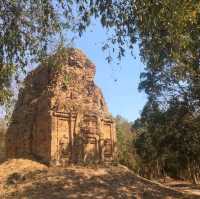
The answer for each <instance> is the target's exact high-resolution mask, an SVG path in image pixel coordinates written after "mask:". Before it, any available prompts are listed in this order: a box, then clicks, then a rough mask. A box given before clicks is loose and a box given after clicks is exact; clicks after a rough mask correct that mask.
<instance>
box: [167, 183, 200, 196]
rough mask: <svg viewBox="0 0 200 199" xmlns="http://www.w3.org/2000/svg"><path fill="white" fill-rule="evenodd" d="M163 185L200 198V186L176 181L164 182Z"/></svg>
mask: <svg viewBox="0 0 200 199" xmlns="http://www.w3.org/2000/svg"><path fill="white" fill-rule="evenodd" d="M165 185H166V186H169V187H171V188H173V189H176V190H178V191H181V192H184V193H189V194H195V195H197V196H199V198H200V185H194V184H192V183H190V182H187V181H178V180H170V181H169V182H166V183H165Z"/></svg>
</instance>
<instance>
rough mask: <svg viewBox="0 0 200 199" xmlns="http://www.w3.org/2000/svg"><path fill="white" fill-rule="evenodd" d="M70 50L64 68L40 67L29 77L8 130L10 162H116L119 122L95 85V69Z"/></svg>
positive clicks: (74, 51)
mask: <svg viewBox="0 0 200 199" xmlns="http://www.w3.org/2000/svg"><path fill="white" fill-rule="evenodd" d="M66 50H67V53H66V60H67V61H66V62H65V63H64V64H63V66H62V67H58V68H55V67H53V68H52V67H50V66H48V65H40V66H39V67H37V68H36V69H35V70H33V71H32V72H31V73H30V74H29V75H28V76H27V78H26V79H25V82H24V84H25V86H24V88H23V89H21V90H20V92H19V98H18V102H17V104H16V107H15V110H14V112H13V115H12V122H11V124H10V126H9V129H8V132H7V138H6V148H7V157H8V158H18V157H20V158H22V157H25V158H34V159H36V160H39V161H41V162H45V163H48V164H62V165H65V164H67V163H81V162H86V163H90V162H93V163H99V162H107V161H112V160H114V158H115V152H116V146H115V145H116V144H115V143H116V132H115V122H114V120H113V119H112V116H111V115H110V113H109V112H108V108H107V106H106V103H105V100H104V97H103V95H102V92H101V90H100V89H99V88H98V87H97V86H96V85H95V83H94V76H95V66H94V64H92V63H91V62H90V61H89V60H88V59H87V57H86V56H85V55H84V54H83V53H82V52H81V51H80V50H78V49H66Z"/></svg>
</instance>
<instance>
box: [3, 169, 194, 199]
mask: <svg viewBox="0 0 200 199" xmlns="http://www.w3.org/2000/svg"><path fill="white" fill-rule="evenodd" d="M2 194H4V195H2V196H1V194H0V198H1V197H3V198H5V199H11V198H12V199H13V198H14V199H18V198H20V199H67V198H70V199H71V198H72V199H73V198H77V199H83V198H84V199H95V198H97V199H118V198H132V199H134V198H137V199H172V198H182V199H183V198H185V199H186V198H197V197H195V196H194V197H189V196H185V195H183V194H182V193H179V192H177V191H174V190H172V189H167V188H166V187H164V186H163V187H162V186H160V185H158V184H154V183H152V182H150V181H147V180H145V179H142V178H140V177H137V176H135V175H133V174H132V173H131V172H130V171H128V170H126V169H124V168H118V167H116V168H115V167H113V168H106V169H105V168H96V169H95V168H93V169H92V168H80V167H77V168H65V169H64V168H58V167H55V168H50V169H49V170H48V172H47V173H39V174H34V176H29V177H26V178H24V180H23V181H20V182H18V183H15V184H11V185H6V186H5V188H4V193H2Z"/></svg>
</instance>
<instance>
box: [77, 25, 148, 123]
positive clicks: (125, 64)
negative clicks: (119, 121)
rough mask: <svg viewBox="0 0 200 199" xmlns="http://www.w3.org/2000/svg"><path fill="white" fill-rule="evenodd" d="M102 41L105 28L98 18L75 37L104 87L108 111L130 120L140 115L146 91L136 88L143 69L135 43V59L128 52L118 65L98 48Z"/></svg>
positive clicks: (100, 84) (99, 83)
mask: <svg viewBox="0 0 200 199" xmlns="http://www.w3.org/2000/svg"><path fill="white" fill-rule="evenodd" d="M91 30H93V31H91ZM105 41H106V31H105V30H104V29H103V28H102V27H101V25H100V24H99V23H98V22H97V25H94V24H93V25H92V26H91V27H90V28H89V29H88V31H87V32H86V33H85V34H84V35H83V36H82V37H81V38H80V39H77V40H75V42H74V47H77V48H80V49H81V50H83V52H85V54H86V55H87V56H88V58H89V59H90V60H91V61H92V62H93V63H94V64H95V65H96V77H95V82H96V84H97V85H98V86H99V87H100V88H101V89H102V91H103V94H104V97H105V100H106V102H107V105H108V107H109V111H110V112H111V113H112V114H113V115H114V116H116V115H117V114H120V115H121V116H123V117H125V118H126V119H128V120H129V121H133V120H135V119H137V117H139V114H140V112H141V110H142V108H143V106H144V104H145V102H146V96H145V94H144V93H139V92H138V83H139V81H140V79H139V76H140V73H141V72H142V71H143V70H144V65H143V63H141V61H140V57H139V50H138V46H136V48H135V49H134V55H135V57H136V58H135V59H134V58H133V57H132V56H131V55H130V54H129V53H127V54H126V57H124V58H123V59H122V61H121V62H120V64H119V65H117V64H116V63H114V62H113V63H111V64H108V63H107V61H106V60H105V58H106V55H108V54H107V53H108V52H107V53H106V52H103V51H102V49H101V47H102V42H105ZM116 80H117V81H116Z"/></svg>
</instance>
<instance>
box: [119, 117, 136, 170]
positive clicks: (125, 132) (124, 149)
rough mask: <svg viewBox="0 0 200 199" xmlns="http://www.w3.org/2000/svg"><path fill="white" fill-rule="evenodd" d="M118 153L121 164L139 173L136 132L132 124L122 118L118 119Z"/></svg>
mask: <svg viewBox="0 0 200 199" xmlns="http://www.w3.org/2000/svg"><path fill="white" fill-rule="evenodd" d="M116 132H117V151H118V161H119V163H120V164H123V165H125V166H127V167H128V168H130V169H132V170H134V171H137V169H138V168H137V167H138V163H137V157H136V153H135V149H134V145H133V142H134V140H135V132H134V130H133V128H132V124H131V123H129V122H128V121H127V120H126V119H124V118H123V117H121V116H119V115H118V116H117V117H116Z"/></svg>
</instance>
